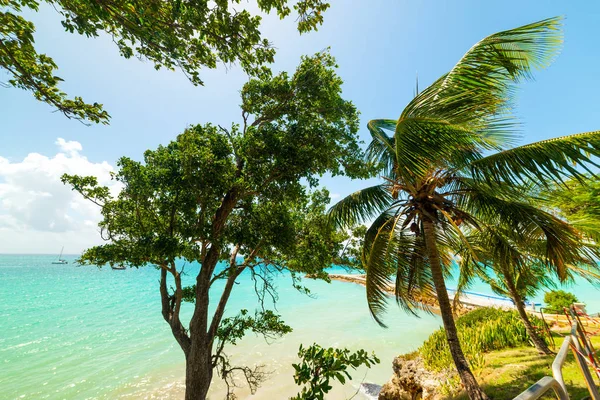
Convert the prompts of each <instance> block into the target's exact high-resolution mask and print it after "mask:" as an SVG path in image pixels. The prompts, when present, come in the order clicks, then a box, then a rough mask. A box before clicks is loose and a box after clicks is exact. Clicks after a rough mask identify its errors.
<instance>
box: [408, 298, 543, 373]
mask: <svg viewBox="0 0 600 400" xmlns="http://www.w3.org/2000/svg"><path fill="white" fill-rule="evenodd" d="M531 323H532V325H533V326H534V327H535V328H536V329H537V330H538V331H539V330H542V329H543V325H542V321H541V320H540V319H539V318H536V317H534V316H531ZM456 328H457V329H458V337H459V340H460V342H461V344H462V345H463V349H464V350H465V355H466V357H467V360H468V361H469V363H470V364H471V367H472V368H473V369H475V370H477V369H481V368H482V367H483V366H484V365H485V358H484V354H483V353H486V352H489V351H493V350H501V349H505V348H509V347H518V346H524V345H528V344H530V339H529V336H528V335H527V331H526V330H525V325H523V322H522V321H521V319H520V318H519V314H518V313H517V312H516V311H505V310H501V309H498V308H491V307H485V308H479V309H477V310H474V311H472V312H470V313H468V314H466V315H463V316H462V317H460V318H458V319H457V320H456ZM419 352H420V353H421V356H422V357H423V360H424V362H425V366H426V367H427V368H429V369H431V370H434V371H441V370H444V369H446V368H448V367H450V366H451V365H452V357H451V356H450V351H449V348H448V341H447V340H446V333H445V331H444V328H440V329H439V330H437V331H435V332H434V333H433V334H432V335H431V336H429V338H428V339H427V340H426V341H425V343H423V346H422V347H421V348H420V349H419Z"/></svg>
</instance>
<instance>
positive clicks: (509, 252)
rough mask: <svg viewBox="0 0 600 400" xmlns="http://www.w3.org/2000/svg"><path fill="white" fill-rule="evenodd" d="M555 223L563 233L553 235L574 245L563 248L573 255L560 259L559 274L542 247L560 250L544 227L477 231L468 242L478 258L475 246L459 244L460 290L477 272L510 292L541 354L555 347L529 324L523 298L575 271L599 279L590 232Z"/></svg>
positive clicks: (567, 279)
mask: <svg viewBox="0 0 600 400" xmlns="http://www.w3.org/2000/svg"><path fill="white" fill-rule="evenodd" d="M555 225H556V226H557V227H561V228H562V229H557V230H556V232H557V233H558V234H559V235H560V236H559V237H557V238H555V239H557V240H559V241H560V243H559V244H558V245H559V246H560V245H562V243H568V244H569V246H576V247H575V249H571V251H569V252H566V251H561V253H562V254H563V255H564V256H565V257H569V258H567V259H563V260H562V261H563V264H564V267H563V270H564V271H561V272H562V273H560V274H559V271H558V270H557V269H556V268H555V266H554V265H549V264H547V263H545V262H544V259H545V255H544V251H545V250H546V249H547V248H551V249H556V247H557V246H556V245H552V244H550V245H549V244H548V243H545V241H547V239H545V238H544V234H543V232H541V231H539V230H536V229H535V227H532V228H533V231H532V232H530V233H529V234H528V235H522V234H519V235H514V231H513V230H511V229H510V228H503V227H498V226H486V227H485V228H484V229H482V230H479V231H476V232H473V236H472V237H470V238H469V241H470V243H472V246H473V247H472V248H473V249H475V253H476V254H477V258H478V261H475V259H474V258H473V257H472V256H471V249H466V248H465V247H464V246H458V247H460V249H461V250H462V251H458V254H460V255H461V256H460V262H459V264H460V271H461V275H460V279H459V282H458V291H461V290H462V289H464V288H465V287H467V286H468V285H469V284H470V283H471V282H472V279H473V278H474V277H478V278H480V279H481V280H483V281H484V282H486V283H488V284H489V285H490V287H491V288H492V290H493V291H494V292H496V293H498V294H500V295H502V296H508V297H510V298H511V299H512V300H513V302H514V304H515V307H516V309H517V311H518V313H519V316H520V318H521V320H522V321H523V324H524V325H525V329H526V331H527V334H528V335H529V337H530V339H531V341H532V342H533V344H534V346H535V348H536V349H537V350H538V351H539V352H540V353H543V354H552V351H551V350H550V348H549V347H548V344H547V343H546V342H545V341H544V340H543V339H542V337H540V335H539V334H538V332H537V331H536V329H535V328H534V326H533V324H532V323H531V321H530V319H529V316H528V314H527V311H526V310H525V299H526V298H532V297H534V296H535V294H536V293H537V292H538V291H539V290H540V289H541V288H542V287H548V288H553V287H556V283H555V282H556V280H558V281H560V282H561V283H566V282H573V280H574V276H575V275H579V276H582V277H584V278H585V279H588V280H589V281H592V282H596V283H598V280H599V279H600V275H599V267H598V265H597V264H596V262H595V257H597V256H598V251H597V248H596V247H595V246H594V245H593V244H592V243H591V242H590V240H589V238H588V236H587V235H585V234H584V233H583V232H580V231H577V230H576V229H575V228H573V227H572V226H570V225H568V224H566V223H564V222H562V221H558V220H557V221H555ZM536 231H537V232H536ZM490 272H493V274H491V273H490ZM492 275H494V276H492ZM456 298H458V296H456Z"/></svg>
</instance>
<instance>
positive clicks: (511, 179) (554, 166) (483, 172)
mask: <svg viewBox="0 0 600 400" xmlns="http://www.w3.org/2000/svg"><path fill="white" fill-rule="evenodd" d="M592 156H593V157H599V156H600V131H594V132H587V133H580V134H576V135H569V136H563V137H560V138H556V139H549V140H543V141H540V142H535V143H531V144H527V145H525V146H520V147H516V148H513V149H510V150H505V151H502V152H499V153H496V154H492V155H490V156H487V157H485V158H482V159H480V160H477V161H474V162H473V163H471V165H470V166H469V168H470V173H471V175H472V176H473V178H474V179H476V180H478V181H485V182H488V183H494V184H497V183H509V184H512V185H519V184H522V183H524V182H535V183H537V184H538V185H542V186H546V187H549V186H550V185H552V184H563V182H564V180H565V179H567V178H569V177H574V178H576V179H577V178H580V179H583V178H584V177H585V174H584V171H582V170H581V169H583V170H585V171H587V172H591V171H590V170H589V167H590V166H595V167H600V165H599V164H598V163H597V162H595V161H593V160H592V159H591V157H592Z"/></svg>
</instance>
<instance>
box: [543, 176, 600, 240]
mask: <svg viewBox="0 0 600 400" xmlns="http://www.w3.org/2000/svg"><path fill="white" fill-rule="evenodd" d="M546 196H547V198H548V203H549V207H551V208H553V209H555V210H558V211H559V212H560V215H561V216H562V217H564V218H566V219H567V220H569V221H570V222H571V223H572V224H573V225H575V226H577V227H578V228H580V229H583V230H585V231H586V232H588V233H589V234H590V235H591V236H592V237H593V238H594V239H595V240H596V242H598V241H600V179H598V177H597V176H593V175H589V174H588V175H586V176H584V177H582V178H580V179H570V180H568V181H566V182H565V184H564V185H556V186H555V187H553V188H551V189H549V190H548V191H547V195H546Z"/></svg>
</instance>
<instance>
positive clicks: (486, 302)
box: [329, 274, 535, 315]
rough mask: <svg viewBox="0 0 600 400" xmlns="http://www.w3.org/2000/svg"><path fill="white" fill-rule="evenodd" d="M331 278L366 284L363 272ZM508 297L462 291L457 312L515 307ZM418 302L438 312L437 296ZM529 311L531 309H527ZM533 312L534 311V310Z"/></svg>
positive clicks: (389, 290) (388, 289) (390, 290)
mask: <svg viewBox="0 0 600 400" xmlns="http://www.w3.org/2000/svg"><path fill="white" fill-rule="evenodd" d="M329 278H330V279H331V280H335V281H339V282H348V283H354V284H358V285H362V286H366V275H365V274H329ZM384 290H385V291H386V292H387V293H388V294H389V295H391V296H393V295H394V284H393V283H392V282H390V283H389V284H388V286H387V287H386V288H385V289H384ZM454 293H455V291H454V290H452V289H448V296H449V297H450V301H454V296H455V294H454ZM509 301H510V299H506V300H504V299H500V298H497V297H495V296H487V297H486V295H484V294H481V297H479V296H478V295H477V294H466V293H463V294H462V295H461V298H460V300H459V303H460V309H459V310H458V313H459V314H464V313H467V312H469V311H471V310H473V309H475V308H480V307H500V308H505V309H515V307H514V305H513V304H512V303H509ZM418 302H419V303H420V304H421V306H422V309H423V310H425V311H431V312H433V313H435V314H438V315H439V314H440V309H439V306H438V305H437V298H436V297H435V296H434V297H421V298H419V300H418ZM528 311H531V310H528ZM534 312H535V311H534Z"/></svg>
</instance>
